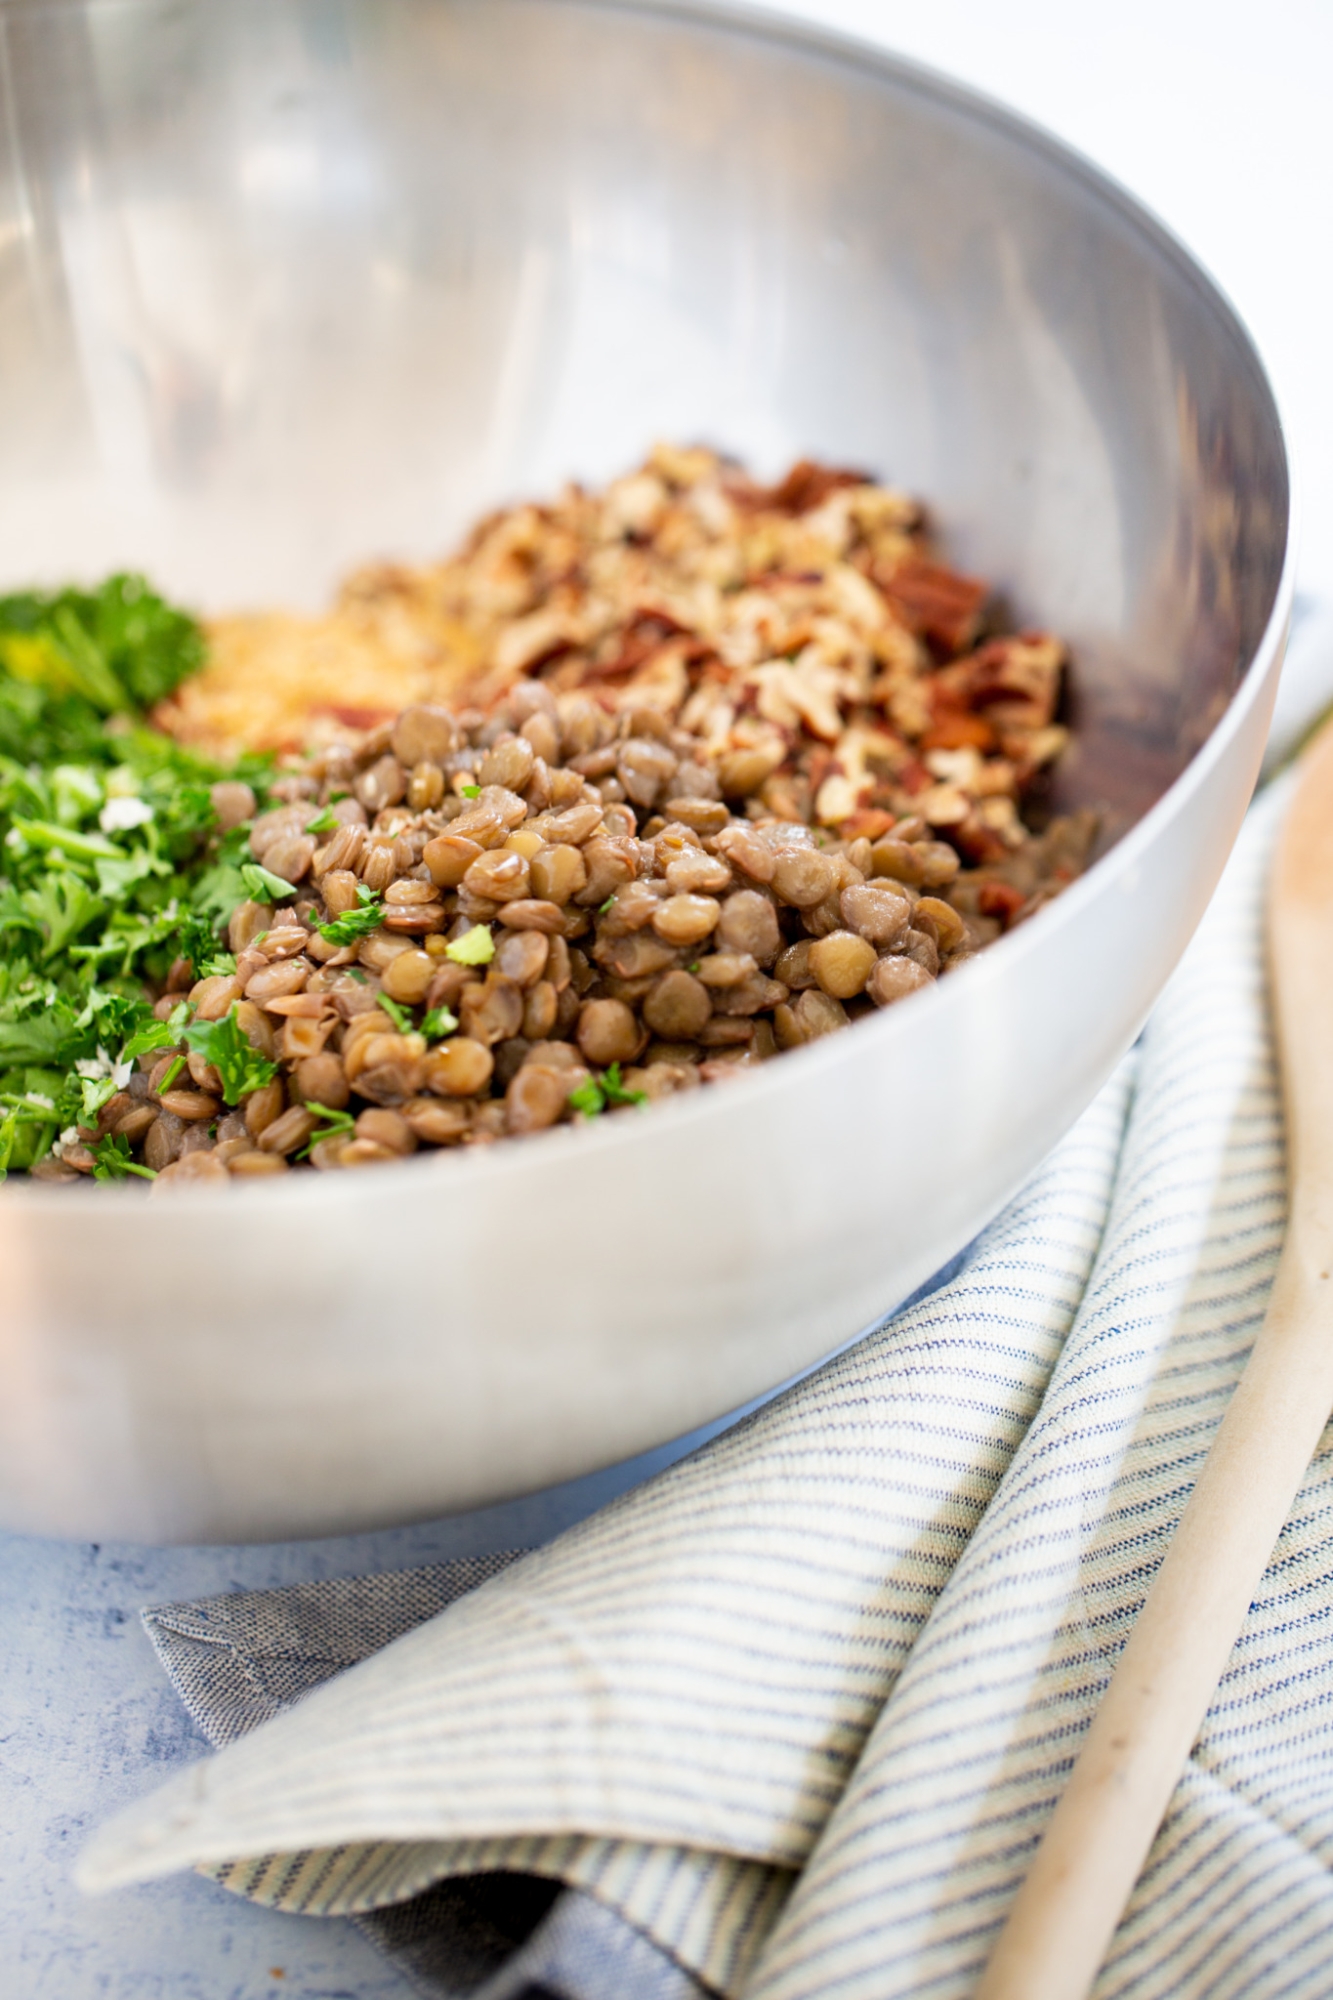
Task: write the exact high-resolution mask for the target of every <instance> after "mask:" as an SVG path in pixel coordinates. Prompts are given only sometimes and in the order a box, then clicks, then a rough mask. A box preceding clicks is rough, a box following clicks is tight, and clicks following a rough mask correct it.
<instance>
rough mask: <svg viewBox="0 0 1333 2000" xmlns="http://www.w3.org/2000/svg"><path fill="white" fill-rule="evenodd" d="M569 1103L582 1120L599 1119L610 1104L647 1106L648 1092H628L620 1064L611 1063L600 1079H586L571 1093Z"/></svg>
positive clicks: (591, 1077)
mask: <svg viewBox="0 0 1333 2000" xmlns="http://www.w3.org/2000/svg"><path fill="white" fill-rule="evenodd" d="M569 1102H570V1104H571V1105H572V1106H573V1107H574V1109H575V1111H577V1112H578V1114H579V1117H580V1118H597V1117H600V1115H601V1113H602V1112H603V1111H605V1109H606V1107H607V1105H608V1104H646V1103H647V1102H648V1098H647V1094H646V1092H644V1091H642V1090H626V1088H625V1086H624V1084H623V1083H622V1082H621V1078H620V1064H619V1063H618V1062H613V1063H611V1064H610V1065H609V1066H608V1067H607V1068H606V1069H604V1070H603V1071H602V1074H601V1075H600V1076H599V1077H593V1076H590V1077H586V1078H585V1079H584V1081H583V1082H582V1083H581V1084H579V1085H578V1086H577V1088H576V1089H574V1090H571V1091H570V1093H569Z"/></svg>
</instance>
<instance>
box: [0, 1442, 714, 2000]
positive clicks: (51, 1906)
mask: <svg viewBox="0 0 1333 2000" xmlns="http://www.w3.org/2000/svg"><path fill="white" fill-rule="evenodd" d="M720 1428H721V1426H720V1425H712V1426H710V1427H709V1428H708V1429H707V1430H706V1431H701V1432H697V1433H695V1435H694V1436H693V1437H692V1438H689V1439H685V1440H683V1441H682V1442H681V1443H679V1444H677V1445H668V1446H665V1447H664V1448H663V1449H661V1450H660V1451H656V1452H652V1453H649V1454H647V1455H646V1456H645V1457H643V1458H639V1459H635V1460H633V1461H631V1462H630V1463H628V1464H626V1465H623V1466H617V1467H615V1468H614V1469H613V1470H611V1471H609V1472H603V1473H597V1474H594V1475H592V1476H591V1477H590V1478H587V1479H582V1480H576V1481H574V1482H572V1483H571V1484H570V1485H568V1486H563V1487H557V1488H555V1489H553V1490H551V1491H550V1492H547V1493H542V1494H538V1495H536V1496H534V1497H533V1498H532V1499H528V1500H517V1501H512V1502H510V1503H509V1504H508V1505H506V1506H502V1507H492V1508H488V1509H486V1510H485V1511H483V1512H480V1513H475V1514H468V1515H462V1516H459V1517H458V1518H456V1519H454V1520H450V1521H438V1522H433V1523H431V1524H429V1525H427V1526H424V1527H416V1528H402V1529H398V1530H396V1531H393V1532H390V1533H384V1534H376V1535H357V1536H351V1537H347V1538H343V1539H339V1540H337V1541H326V1542H298V1543H279V1544H273V1545H269V1546H265V1547H256V1548H228V1549H147V1548H135V1547H131V1546H127V1545H123V1544H121V1545H117V1544H112V1543H86V1542H45V1541H39V1540H36V1539H34V1538H26V1537H19V1536H12V1535H11V1536H4V1537H0V1633H2V1634H3V1635H4V1649H5V1656H6V1657H5V1668H4V1676H3V1704H2V1707H0V1793H2V1796H3V1800H4V1810H3V1812H0V1995H2V1996H3V2000H30V1996H31V2000H39V1996H40V2000H94V1996H98V2000H101V1996H105V2000H400V1996H405V1995H407V1994H409V1993H410V1992H411V1991H412V1989H411V1988H410V1987H409V1985H408V1984H407V1982H406V1981H405V1980H404V1979H403V1978H402V1977H401V1976H400V1975H399V1974H398V1973H397V1972H395V1971H393V1970H392V1969H391V1968H390V1967H389V1965H388V1964H387V1963H385V1962H384V1961H383V1960H382V1959H381V1958H380V1957H379V1955H378V1954H377V1953H376V1952H375V1951H374V1950H373V1949H372V1947H371V1946H370V1945H369V1944H367V1943H366V1942H365V1940H364V1939H363V1938H362V1937H361V1935H360V1933H359V1932H358V1931H356V1930H355V1929H354V1928H353V1926H352V1925H351V1924H350V1923H347V1922H344V1921H341V1920H338V1919H334V1920H329V1921H325V1920H321V1919H318V1918H308V1917H288V1916H282V1915H279V1914H278V1913H276V1912H270V1911H268V1910H263V1909H259V1908H256V1907H255V1906H254V1905H252V1904H249V1903H245V1902H242V1901H240V1900H239V1899H237V1898H236V1897H234V1896H231V1895H229V1894H228V1892H227V1891H226V1890H224V1889H220V1888H218V1887H217V1885H216V1884H215V1883H213V1882H208V1881H204V1880H203V1879H201V1878H200V1877H198V1876H193V1875H187V1876H178V1877H174V1878H172V1879H171V1880H169V1881H165V1882H157V1883H153V1884H151V1885H150V1886H148V1887H146V1888H141V1889H131V1890H128V1891H123V1892H121V1893H118V1894H116V1895H114V1896H107V1897H102V1898H89V1897H84V1896H81V1895H80V1894H79V1892H78V1890H77V1889H76V1888H75V1887H74V1884H73V1880H72V1868H73V1862H74V1857H75V1855H76V1853H77V1851H78V1849H79V1847H80V1845H81V1844H82V1842H83V1841H84V1839H85V1838H86V1837H87V1835H88V1833H89V1832H90V1831H91V1830H92V1828H93V1827H94V1826H96V1825H97V1824H98V1823H99V1822H100V1821H102V1820H104V1819H106V1818H107V1817H108V1816H109V1815H110V1814H111V1813H112V1812H114V1811H115V1810H116V1809H117V1807H118V1806H120V1805H122V1804H125V1803H127V1802H128V1801H129V1800H130V1799H132V1798H134V1797H136V1796H138V1795H139V1794H140V1793H142V1792H144V1791H146V1790H148V1789H149V1788H150V1787H151V1786H152V1785H153V1784H154V1783H155V1782H156V1780H157V1779H158V1778H159V1777H161V1776H165V1775H166V1771H167V1769H168V1767H171V1766H174V1765H177V1764H182V1763H189V1762H191V1761H192V1760H193V1759H195V1758H197V1757H199V1756H202V1755H204V1754H205V1753H206V1748H207V1746H206V1745H205V1743H204V1739H203V1738H202V1737H201V1736H200V1735H199V1733H198V1732H197V1730H196V1729H195V1728H194V1725H193V1724H192V1723H191V1722H190V1720H189V1718H188V1717H187V1716H186V1714H185V1711H184V1709H183V1708H182V1707H181V1705H180V1703H179V1702H178V1700H177V1699H176V1695H175V1693H174V1691H173V1690H172V1688H171V1686H170V1684H169V1683H168V1681H167V1679H166V1677H165V1675H164V1674H163V1673H162V1670H161V1668H160V1667H159V1666H158V1664H157V1661H156V1658H155V1656H154V1654H153V1650H152V1648H151V1646H150V1645H149V1642H148V1639H147V1636H146V1634H145V1632H144V1629H143V1626H142V1624H141V1623H140V1620H139V1611H140V1609H141V1607H142V1606H144V1605H146V1604H161V1603H170V1602H172V1601H175V1600H179V1599H182V1598H194V1597H204V1596H208V1595H211V1594H212V1593H214V1592H218V1591H223V1590H236V1589H242V1590H258V1589H263V1588H267V1587H271V1586H274V1585H279V1584H284V1583H296V1582H300V1581H306V1580H310V1579H314V1578H317V1577H322V1576H355V1575H360V1574H364V1573H366V1572H369V1571H372V1570H379V1569H408V1568H411V1567H413V1566H414V1565H416V1564H419V1563H429V1562H439V1561H443V1560H445V1559H446V1558H448V1557H451V1556H462V1555H477V1554H483V1553H485V1552H487V1551H489V1550H493V1549H512V1548H524V1547H531V1546H533V1545H535V1544H536V1543H539V1542H543V1541H547V1540H549V1539H550V1538H551V1536H553V1535H556V1534H559V1532H560V1531H561V1529H563V1528H566V1527H568V1526H570V1525H571V1523H573V1522H574V1521H577V1520H579V1519H580V1518H581V1517H582V1516H583V1515H584V1514H588V1513H591V1512H592V1510H593V1509H594V1508H595V1507H599V1506H601V1505H603V1504H604V1502H606V1501H607V1500H610V1499H612V1498H613V1497H614V1496H615V1495H616V1494H617V1493H619V1492H623V1491H624V1490H625V1488H627V1487H628V1486H631V1485H633V1484H635V1483H636V1482H637V1481H638V1480H639V1479H642V1478H646V1477H648V1476H649V1475H650V1474H651V1473H653V1472H655V1471H657V1470H659V1469H660V1468H661V1467H662V1466H664V1465H667V1464H669V1463H671V1461H672V1460H673V1459H675V1458H677V1457H679V1456H681V1455H682V1453H683V1452H684V1451H686V1450H688V1449H690V1448H692V1447H693V1446H694V1445H695V1444H697V1443H702V1442H703V1441H704V1440H705V1438H707V1437H710V1436H712V1435H713V1434H714V1433H715V1432H716V1431H717V1430H718V1429H720Z"/></svg>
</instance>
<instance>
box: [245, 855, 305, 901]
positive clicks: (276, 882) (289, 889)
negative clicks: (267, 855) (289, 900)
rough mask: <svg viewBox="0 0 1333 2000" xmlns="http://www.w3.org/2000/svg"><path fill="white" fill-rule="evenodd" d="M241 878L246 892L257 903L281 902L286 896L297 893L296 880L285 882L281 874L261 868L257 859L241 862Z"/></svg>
mask: <svg viewBox="0 0 1333 2000" xmlns="http://www.w3.org/2000/svg"><path fill="white" fill-rule="evenodd" d="M241 880H242V882H243V883H244V884H245V889H246V894H247V895H248V896H249V897H250V898H251V899H252V901H254V902H256V903H280V902H281V901H282V899H283V897H284V896H294V895H295V894H296V884H295V882H285V881H284V880H283V878H282V876H281V875H274V874H272V873H271V872H270V870H269V869H267V868H261V867H260V865H259V863H258V862H257V861H243V862H242V863H241Z"/></svg>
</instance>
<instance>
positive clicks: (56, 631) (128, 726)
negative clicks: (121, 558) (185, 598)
mask: <svg viewBox="0 0 1333 2000" xmlns="http://www.w3.org/2000/svg"><path fill="white" fill-rule="evenodd" d="M203 657H204V641H203V635H202V633H201V632H200V629H199V627H198V625H197V624H196V623H195V621H194V620H193V619H192V618H190V617H189V616H188V615H187V614H186V613H185V612H183V611H180V610H178V609H177V608H175V607H174V606H172V605H169V604H167V603H166V602H165V601H164V600H163V599H162V598H160V597H159V596H157V595H156V593H155V592H153V591H152V590H151V589H150V588H149V586H148V585H147V584H146V583H145V582H144V581H143V579H142V578H141V577H135V576H114V577H111V578H110V579H109V580H108V581H107V582H106V583H104V584H102V585H101V586H100V587H99V588H97V589H95V590H62V591H56V592H50V593H46V592H38V591H22V592H17V593H14V594H11V595H9V596H0V1175H3V1174H4V1173H6V1172H11V1171H15V1170H22V1169H26V1168H28V1167H30V1166H33V1165H35V1164H36V1162H37V1161H38V1160H40V1159H42V1158H43V1157H45V1155H46V1154H47V1153H48V1152H49V1150H50V1148H51V1145H52V1143H53V1142H54V1141H55V1140H56V1138H57V1136H58V1134H59V1133H60V1132H62V1131H68V1130H70V1129H71V1127H77V1126H79V1125H84V1126H87V1125H88V1124H90V1123H92V1122H94V1121H95V1120H96V1117H97V1114H98V1112H99V1111H100V1109H101V1108H102V1106H103V1105H104V1104H105V1103H106V1102H107V1101H108V1099H109V1098H110V1097H111V1096H113V1095H114V1093H115V1090H116V1089H117V1088H118V1087H123V1084H124V1082H125V1081H127V1080H128V1072H127V1070H126V1068H125V1065H127V1064H130V1063H132V1062H133V1060H134V1058H135V1057H136V1056H148V1055H151V1054H152V1053H153V1051H154V1050H156V1049H162V1050H164V1051H166V1050H170V1049H174V1048H176V1047H177V1046H178V1045H179V1043H180V1040H181V1033H182V1030H183V1028H184V1025H185V1022H186V1020H187V1019H188V1017H189V1009H188V1007H186V1006H185V1005H184V1003H183V1002H182V1003H181V1005H180V1006H179V1007H178V1008H177V1010H176V1012H175V1013H174V1014H173V1016H172V1018H171V1020H170V1021H169V1022H160V1021H157V1020H155V1019H154V1017H153V1007H152V1002H151V998H150V994H151V993H152V992H160V991H161V988H162V986H163V984H164V983H165V981H166V977H167V974H168V972H169V970H170V968H171V965H172V963H173V961H175V960H177V959H182V958H183V959H185V960H187V961H188V962H189V964H190V966H191V968H192V970H193V971H194V974H195V976H196V978H202V977H207V976H210V975H212V974H215V973H220V972H229V971H231V970H232V969H233V963H234V962H233V960H232V959H231V957H230V955H229V954H228V953H227V952H226V951H225V949H224V948H223V945H222V941H221V939H220V937H219V930H220V927H221V925H222V923H223V922H224V921H225V920H226V919H227V918H228V917H229V916H230V915H231V913H232V911H233V910H234V909H235V908H236V906H237V904H238V903H240V902H243V901H244V900H245V897H246V894H247V889H246V884H245V882H244V880H243V878H242V874H241V868H242V865H243V864H244V863H245V862H247V861H248V858H249V857H248V846H247V841H248V828H245V827H242V828H236V829H233V830H232V831H230V832H226V833H224V832H223V831H222V830H221V829H220V828H219V826H218V824H217V815H216V813H215V812H214V810H213V803H212V798H211V787H212V786H213V785H214V784H215V783H216V782H217V781H218V780H219V779H220V778H224V777H235V778H239V779H241V780H242V781H244V782H245V783H248V784H249V785H250V786H251V787H252V789H253V790H254V791H255V794H256V803H257V804H258V805H259V806H260V808H261V809H262V808H263V806H264V805H265V804H266V803H267V786H268V776H267V773H268V770H269V765H270V762H271V760H268V759H260V758H254V757H247V758H242V759H241V760H240V761H239V762H238V763H237V764H235V765H233V766H231V767H227V766H224V765H222V764H219V763H216V762H213V761H211V760H210V759H208V758H205V757H203V756H201V755H199V754H198V753H197V752H196V751H193V750H190V749H187V748H185V747H184V746H183V745H181V744H178V743H176V742H174V741H173V740H172V739H171V737H169V736H166V735H164V734H163V733H162V732H161V731H159V730H156V729H154V728H153V727H151V725H150V724H149V722H148V720H147V714H148V711H149V710H150V709H151V708H152V707H153V706H154V704H156V703H157V702H159V701H161V700H163V699H164V698H165V697H166V696H168V695H170V694H171V693H172V691H173V689H175V688H176V687H177V686H178V685H179V683H180V682H181V680H183V679H184V677H185V676H186V675H187V674H189V673H191V672H193V671H194V670H195V668H197V667H198V666H199V665H200V664H201V662H202V660H203ZM284 893H286V894H290V893H291V888H290V885H284ZM117 1078H119V1079H121V1081H120V1082H119V1083H118V1082H117ZM100 1146H102V1142H99V1147H100ZM104 1150H105V1158H104V1160H103V1171H102V1172H101V1173H100V1174H99V1178H106V1177H108V1176H111V1177H114V1178H123V1175H122V1174H121V1171H120V1167H119V1166H118V1164H117V1162H118V1161H119V1160H121V1159H123V1158H124V1157H125V1154H126V1150H127V1149H126V1148H125V1147H124V1146H121V1145H116V1146H113V1147H109V1148H105V1149H104ZM99 1158H102V1154H101V1152H99ZM127 1171H128V1169H127ZM134 1171H141V1170H139V1169H134ZM143 1171H146V1170H143Z"/></svg>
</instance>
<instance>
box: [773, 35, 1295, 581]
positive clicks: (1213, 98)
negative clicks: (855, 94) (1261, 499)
mask: <svg viewBox="0 0 1333 2000" xmlns="http://www.w3.org/2000/svg"><path fill="white" fill-rule="evenodd" d="M767 11H769V12H772V13H785V14H788V15H791V16H795V17H797V18H801V19H804V20H808V21H812V22H818V23H820V24H821V25H823V26H827V27H830V28H837V29H841V30H843V31H844V32H846V33H849V34H854V35H858V36H861V37H863V38H864V39H865V40H868V41H876V42H879V43H881V44H882V45H883V46H885V47H887V48H890V49H893V50H894V51H896V52H897V53H899V54H901V55H906V56H910V57H912V58H913V59H914V60H916V61H919V62H922V63H926V64H928V65H929V66H930V67H931V68H933V69H937V70H942V71H945V72H946V73H947V74H949V75H950V76H953V77H956V78H958V79H959V80H960V81H962V82H964V83H968V84H971V85H972V86H973V87H974V88H976V89H978V90H983V91H985V92H987V93H988V94H989V95H990V96H992V97H997V98H1000V99H1002V100H1003V101H1004V102H1005V103H1007V104H1009V105H1011V106H1012V107H1013V108H1014V109H1016V110H1018V111H1021V112H1023V113H1024V114H1025V115H1026V116H1027V117H1029V118H1032V119H1034V120H1036V121H1037V123H1039V124H1041V125H1044V126H1045V127H1046V128H1047V130H1048V131H1051V132H1054V133H1056V134H1057V135H1058V136H1059V137H1060V138H1062V139H1064V140H1066V141H1067V142H1068V143H1069V144H1071V145H1073V146H1076V147H1077V148H1078V149H1079V150H1080V151H1081V152H1083V153H1085V154H1087V155H1088V156H1089V157H1090V158H1091V159H1093V160H1095V161H1096V162H1097V164H1098V165H1099V166H1101V167H1103V168H1105V169H1106V170H1107V171H1108V172H1109V173H1111V174H1113V175H1114V176H1115V177H1116V179H1117V180H1119V181H1120V182H1122V183H1123V185H1124V186H1125V187H1127V188H1129V189H1130V190H1131V191H1132V192H1133V193H1134V194H1136V195H1137V196H1138V197H1139V199H1140V200H1141V201H1143V202H1145V203H1146V204H1147V205H1148V206H1149V207H1150V208H1151V209H1153V210H1154V211H1155V212H1156V214H1157V215H1158V216H1159V217H1160V218H1161V219H1162V221H1164V222H1165V223H1166V224H1167V225H1168V227H1169V228H1171V229H1172V230H1174V232H1175V233H1176V235H1177V236H1179V237H1181V238H1182V239H1183V240H1184V242H1185V243H1186V244H1188V246H1189V248H1190V249H1191V250H1192V251H1193V252H1194V254H1195V255H1196V256H1197V257H1198V258H1199V259H1200V260H1201V261H1202V262H1203V263H1204V264H1205V265H1206V266H1207V268H1208V269H1209V271H1210V272H1211V273H1212V275H1213V277H1214V278H1216V279H1217V281H1218V282H1219V283H1220V284H1221V286H1222V288H1223V290H1224V291H1226V292H1227V293H1228V294H1229V296H1230V297H1231V299H1232V301H1233V303H1234V304H1235V305H1236V306H1237V307H1238V308H1239V310H1240V312H1241V314H1242V316H1243V317H1244V319H1245V320H1246V322H1247V324H1248V325H1249V327H1250V330H1251V332H1252V333H1253V335H1254V337H1255V339H1256V341H1257V342H1258V345H1259V347H1260V349H1261V351H1262V353H1263V355H1264V358H1265V361H1266V362H1267V364H1268V367H1269V370H1270V373H1271V375H1272V378H1273V381H1274V384H1275V387H1276V389H1277V392H1278V396H1279V399H1280V401H1281V403H1282V406H1283V411H1284V416H1285V420H1286V424H1287V430H1288V437H1289V442H1290V445H1291V449H1292V453H1293V457H1294V459H1295V461H1296V472H1297V482H1298V489H1299V491H1300V495H1301V500H1302V514H1303V519H1304V529H1303V535H1302V543H1301V549H1302V556H1301V571H1300V575H1301V585H1302V588H1303V589H1304V591H1305V592H1307V593H1308V594H1310V595H1313V596H1319V597H1323V598H1327V599H1333V0H1257V4H1256V0H1250V4H1246V5H1241V4H1239V0H1114V4H1107V0H1102V3H1101V4H1097V5H1093V4H1090V0H912V4H908V0H785V4H783V0H769V6H768V8H767Z"/></svg>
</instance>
